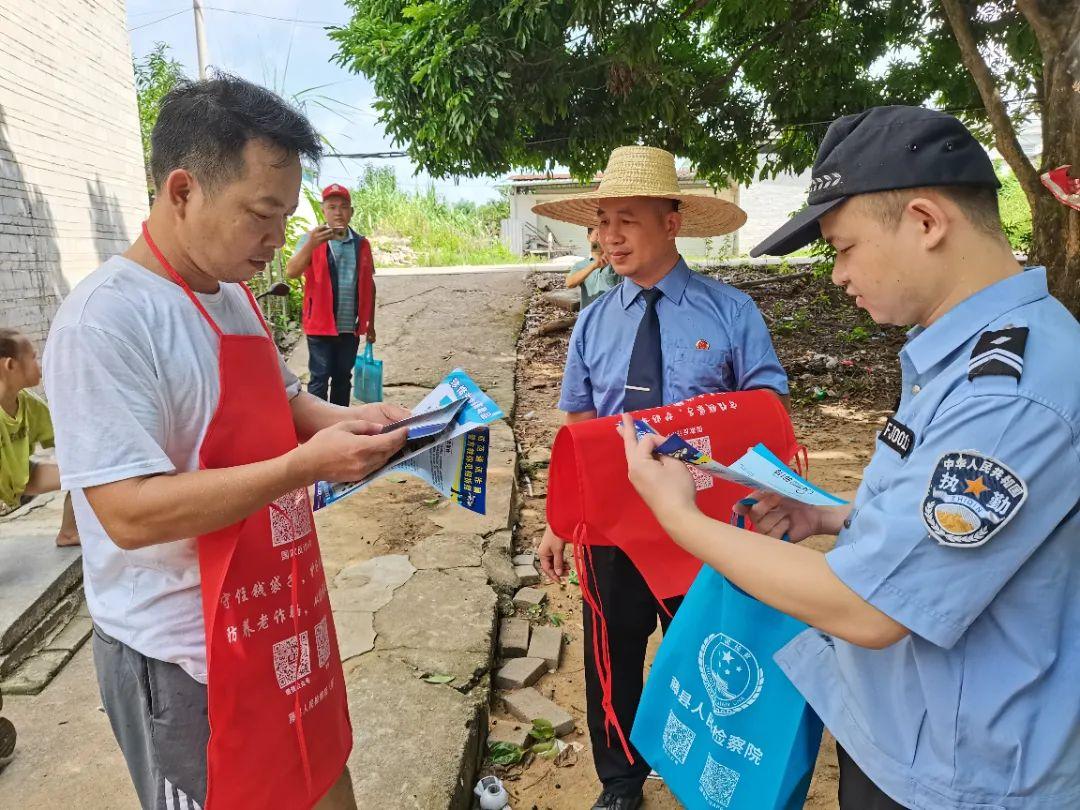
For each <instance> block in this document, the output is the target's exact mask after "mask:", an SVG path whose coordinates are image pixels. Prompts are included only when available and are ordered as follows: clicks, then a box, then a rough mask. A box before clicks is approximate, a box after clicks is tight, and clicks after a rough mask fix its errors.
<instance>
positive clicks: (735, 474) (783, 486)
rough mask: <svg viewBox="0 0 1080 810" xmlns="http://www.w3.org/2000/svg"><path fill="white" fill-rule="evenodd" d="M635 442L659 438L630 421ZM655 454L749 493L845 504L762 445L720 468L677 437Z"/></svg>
mask: <svg viewBox="0 0 1080 810" xmlns="http://www.w3.org/2000/svg"><path fill="white" fill-rule="evenodd" d="M634 428H635V429H636V430H637V435H638V438H641V437H643V436H647V435H649V434H653V435H657V436H659V435H661V434H660V433H659V431H657V430H655V429H654V428H653V427H652V425H650V424H648V423H647V422H643V421H640V420H637V419H635V420H634ZM656 452H657V453H659V454H660V455H663V456H670V457H671V458H674V459H678V460H679V461H682V462H685V463H686V464H693V465H694V467H695V468H697V469H699V470H701V471H702V472H706V473H709V474H710V475H714V476H716V477H717V478H722V479H724V480H725V481H731V482H733V483H736V484H739V485H740V486H744V487H747V488H749V489H763V490H767V491H769V492H775V493H777V494H778V495H783V496H784V497H785V498H791V499H792V500H796V501H801V502H803V503H806V504H810V505H812V506H842V505H844V504H846V503H847V501H844V500H841V499H840V498H837V497H836V496H835V495H830V494H829V493H828V492H825V491H824V490H822V489H819V488H817V487H815V486H814V485H813V484H811V483H810V482H809V481H807V480H806V479H805V478H803V477H802V476H801V475H799V474H798V473H797V472H795V471H794V470H792V469H791V468H790V467H788V466H787V465H786V464H784V463H783V462H782V461H780V459H778V458H777V457H776V456H775V455H774V454H773V453H772V451H770V450H769V448H767V447H766V446H765V445H763V444H757V445H755V446H754V447H751V448H750V449H749V450H747V451H746V454H745V455H743V457H742V458H740V459H739V460H738V461H735V462H733V463H732V464H731V465H730V466H727V465H724V464H721V463H720V462H719V461H716V460H715V459H714V458H712V457H711V456H709V455H708V454H706V453H703V452H702V451H701V450H698V449H697V448H696V447H693V446H692V445H690V444H688V443H687V442H686V441H684V440H683V439H682V438H680V437H679V436H677V435H672V436H668V437H667V438H666V439H665V440H664V441H663V443H662V444H660V446H658V447H657V448H656Z"/></svg>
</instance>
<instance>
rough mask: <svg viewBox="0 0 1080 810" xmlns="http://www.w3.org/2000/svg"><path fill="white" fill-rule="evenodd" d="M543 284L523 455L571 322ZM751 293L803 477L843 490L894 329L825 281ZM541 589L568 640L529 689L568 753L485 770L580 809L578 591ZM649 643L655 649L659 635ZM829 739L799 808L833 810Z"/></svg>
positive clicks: (893, 373)
mask: <svg viewBox="0 0 1080 810" xmlns="http://www.w3.org/2000/svg"><path fill="white" fill-rule="evenodd" d="M728 272H729V273H730V276H729V277H728V278H726V279H725V280H729V281H746V280H755V279H764V278H768V276H765V275H763V274H760V273H758V274H757V275H752V274H750V273H737V272H736V273H731V271H728ZM536 279H537V284H538V287H540V288H546V287H549V286H550V287H556V286H561V278H560V277H557V276H547V277H545V276H543V275H538V276H537V277H536ZM541 292H542V289H538V290H537V291H536V292H535V293H534V295H533V297H532V300H531V303H530V306H529V309H528V311H527V314H526V323H525V329H524V331H523V333H522V337H521V340H520V342H519V345H518V357H519V361H518V370H517V417H516V420H515V431H516V435H517V440H518V443H519V445H520V446H521V447H522V449H523V451H524V452H523V453H522V458H523V459H527V457H528V455H529V451H530V450H531V449H534V448H548V447H550V446H551V442H552V440H553V439H554V436H555V433H556V431H557V430H558V427H559V425H560V417H561V415H560V414H559V412H558V411H557V410H556V403H557V400H558V395H559V386H560V383H561V379H562V368H563V362H564V360H565V356H566V346H567V341H568V338H569V328H570V326H571V325H572V322H573V321H572V318H568V317H567V315H568V314H567V313H566V312H565V311H563V310H560V309H558V308H556V307H554V306H552V305H551V304H548V303H547V302H545V301H544V300H543V299H542V297H541ZM748 292H750V294H751V295H753V296H754V298H755V300H756V301H757V302H758V305H759V307H760V308H761V310H762V312H763V313H764V314H765V317H766V320H767V321H768V323H769V326H770V329H771V330H772V331H773V334H774V336H775V340H776V345H777V351H778V353H779V355H780V359H781V361H782V362H783V363H784V366H785V368H787V369H788V373H789V375H790V377H791V380H792V393H793V395H794V396H793V398H794V400H795V412H794V414H793V421H794V423H795V430H796V434H797V435H798V437H799V440H800V441H801V442H802V443H803V444H805V445H806V446H807V448H808V449H809V457H810V462H811V463H810V478H811V479H812V480H813V481H814V482H815V483H817V484H818V485H820V486H823V487H824V488H826V489H828V490H830V491H832V492H835V493H837V494H840V495H842V496H846V497H850V496H852V495H853V494H854V491H855V489H856V488H857V486H858V483H859V480H860V479H861V476H862V469H863V467H864V466H865V465H866V463H867V462H868V461H869V459H870V454H871V452H872V449H873V440H874V431H875V430H877V428H878V425H879V424H880V422H882V421H883V420H884V417H885V414H886V412H887V409H889V408H890V406H891V404H892V402H893V401H894V400H895V397H896V393H897V392H898V391H899V367H898V363H897V360H896V349H897V347H898V346H899V344H900V342H901V341H902V335H901V334H900V333H898V332H897V331H892V330H890V331H887V332H886V331H882V330H880V329H879V328H878V327H876V326H874V325H873V324H872V323H870V322H868V321H867V319H866V318H865V316H864V315H863V313H861V312H859V311H857V310H855V309H854V307H852V306H851V305H850V304H848V303H847V302H846V301H844V300H843V295H842V294H841V293H839V291H837V290H835V289H834V288H833V287H832V285H831V284H829V283H828V281H827V279H814V278H811V277H803V278H800V279H795V280H786V281H781V282H780V283H778V284H773V285H762V286H757V287H754V288H752V289H750V290H748ZM859 330H861V331H859ZM815 391H816V392H817V395H816V397H815ZM822 397H823V399H822ZM523 473H524V474H525V475H527V476H529V477H530V479H531V480H530V483H531V485H532V489H533V497H528V486H527V485H524V483H523V486H522V487H520V490H521V492H522V496H523V502H522V509H521V511H520V518H519V527H518V531H517V534H516V537H515V543H516V546H517V548H518V549H519V550H522V551H526V550H529V549H532V548H533V547H535V545H536V544H537V543H538V542H539V540H540V537H541V535H542V533H543V528H544V507H545V501H544V497H543V494H544V492H545V487H546V480H547V479H546V470H544V469H542V468H539V467H535V466H530V467H525V468H524V469H523ZM807 543H808V544H810V545H811V546H814V547H816V548H818V549H821V550H826V549H828V548H829V547H830V545H831V543H832V540H831V538H829V539H826V538H812V539H811V540H808V541H807ZM541 587H543V588H544V589H545V590H546V591H547V593H548V606H547V610H546V614H545V615H544V616H543V617H540V619H539V621H541V622H544V621H547V622H550V623H552V624H560V625H561V626H562V628H563V631H564V633H565V635H566V636H567V639H568V641H567V644H566V646H565V647H564V651H563V660H562V665H561V667H560V668H559V670H558V671H557V672H555V673H552V674H549V675H546V676H545V677H544V678H543V679H542V680H541V681H540V682H539V683H538V684H537V687H536V688H537V689H539V690H540V691H541V692H542V693H543V694H544V695H546V696H547V697H550V698H551V699H553V700H554V701H555V702H556V703H558V704H559V705H560V706H562V707H563V708H564V709H566V710H567V711H568V712H570V713H571V714H572V715H573V716H574V717H575V719H576V721H577V730H576V731H575V732H574V733H573V734H571V735H569V736H568V737H566V738H564V739H565V741H566V742H568V743H571V744H576V745H574V746H573V747H574V749H576V750H571V751H568V752H566V753H565V754H564V755H563V756H562V757H560V759H559V760H558V761H557V762H551V761H548V760H542V759H538V758H531V759H527V760H526V761H525V762H523V763H522V764H520V765H515V766H511V767H508V768H501V767H496V768H489V769H488V771H487V772H492V771H493V772H497V773H500V774H501V775H502V777H503V778H504V780H505V782H506V786H507V789H508V790H509V791H510V793H511V799H512V801H511V804H512V806H513V807H514V808H515V810H581V808H587V807H590V806H591V804H592V801H593V800H594V799H595V797H596V795H597V794H598V793H599V790H600V785H599V782H598V781H597V779H596V775H595V773H594V771H593V767H592V758H591V754H590V748H589V739H588V734H587V731H586V725H585V697H584V686H583V677H584V676H583V672H584V664H583V660H584V658H583V650H582V640H581V639H582V618H581V598H580V594H579V592H578V589H577V586H576V585H571V584H564V585H561V586H559V585H553V584H550V583H545V584H543V585H542V586H541ZM534 621H535V619H534ZM652 641H653V643H652V649H653V650H655V648H656V646H657V645H658V644H659V641H660V634H659V632H657V633H656V634H654V636H653V640H652ZM833 746H834V744H833V741H832V739H831V737H829V735H828V734H826V735H825V740H824V741H823V743H822V748H821V754H820V756H819V759H818V764H817V768H816V771H815V775H814V781H813V784H812V785H811V788H810V793H809V795H808V797H807V801H806V805H805V807H806V808H807V809H808V810H835V808H836V806H837V804H836V788H837V768H836V757H835V751H834V747H833ZM645 796H646V803H645V806H646V807H647V808H650V809H651V810H674V809H675V808H678V807H680V806H681V805H680V804H679V802H678V801H676V800H675V798H674V797H673V796H672V795H671V793H670V792H669V791H668V790H667V789H666V788H665V787H664V785H663V783H662V782H659V781H653V780H650V781H649V783H648V784H647V785H646V789H645Z"/></svg>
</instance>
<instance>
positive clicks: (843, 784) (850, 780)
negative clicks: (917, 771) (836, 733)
mask: <svg viewBox="0 0 1080 810" xmlns="http://www.w3.org/2000/svg"><path fill="white" fill-rule="evenodd" d="M836 759H837V762H839V764H840V797H839V798H840V810H907V808H906V807H904V805H902V804H898V803H896V802H894V801H893V800H892V799H890V798H889V797H888V796H887V795H886V794H885V792H884V791H883V790H882V789H881V788H879V787H878V786H877V785H875V784H874V783H873V782H871V781H870V777H868V776H867V775H866V774H865V773H863V772H862V769H861V768H860V767H859V766H858V765H856V764H855V760H853V759H852V758H851V757H850V756H848V752H847V751H845V750H844V749H843V748H841V747H840V744H839V743H837V744H836Z"/></svg>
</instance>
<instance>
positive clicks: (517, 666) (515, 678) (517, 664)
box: [494, 658, 547, 689]
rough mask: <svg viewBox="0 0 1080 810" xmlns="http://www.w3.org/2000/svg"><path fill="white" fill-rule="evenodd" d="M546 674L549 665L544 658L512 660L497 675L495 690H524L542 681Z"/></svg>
mask: <svg viewBox="0 0 1080 810" xmlns="http://www.w3.org/2000/svg"><path fill="white" fill-rule="evenodd" d="M546 672H547V663H546V662H545V661H544V659H542V658H511V659H510V660H509V661H507V662H506V663H505V664H503V665H502V666H501V667H500V668H499V671H498V672H496V673H495V679H494V681H495V688H496V689H524V688H525V687H526V686H532V685H533V684H534V683H536V682H537V681H538V680H540V678H542V677H543V675H544V673H546Z"/></svg>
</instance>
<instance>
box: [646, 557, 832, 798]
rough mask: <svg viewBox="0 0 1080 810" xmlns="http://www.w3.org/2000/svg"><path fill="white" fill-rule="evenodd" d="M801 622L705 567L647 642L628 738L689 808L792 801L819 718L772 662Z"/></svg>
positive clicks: (802, 792) (817, 738) (800, 789)
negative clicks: (647, 660)
mask: <svg viewBox="0 0 1080 810" xmlns="http://www.w3.org/2000/svg"><path fill="white" fill-rule="evenodd" d="M805 629H806V625H805V624H803V623H802V622H800V621H798V620H796V619H793V618H791V617H790V616H787V615H785V614H783V613H780V612H779V611H777V610H774V609H773V608H771V607H769V606H768V605H765V604H763V603H762V602H759V601H758V600H756V599H754V598H753V597H751V596H750V595H748V594H747V593H745V592H744V591H742V590H740V589H739V588H736V587H735V586H734V585H732V584H731V583H729V582H728V581H727V580H726V579H725V578H724V577H723V576H721V575H720V574H718V573H716V571H714V570H713V569H712V568H710V567H709V566H707V565H706V566H703V567H702V569H701V573H700V574H698V576H697V579H695V580H694V584H693V585H692V586H691V588H690V591H689V593H687V595H686V598H685V599H684V600H683V603H682V606H681V607H680V608H679V610H678V612H677V613H676V614H675V619H674V620H673V621H672V623H671V626H670V628H668V632H667V633H666V634H665V635H664V641H663V643H662V644H661V645H660V649H659V650H658V651H657V654H656V659H655V661H654V662H653V665H652V669H651V670H650V672H649V679H648V682H647V683H646V684H645V691H644V694H643V695H642V698H641V703H640V705H639V706H638V711H637V718H636V720H635V721H634V729H633V731H632V732H631V734H630V740H631V741H632V742H633V743H634V745H635V746H636V747H637V749H638V751H640V752H641V754H642V756H643V757H645V760H646V761H647V762H648V763H649V764H650V765H651V766H652V767H653V768H654V769H656V771H657V773H659V774H660V775H661V776H662V777H663V778H664V781H665V782H666V783H667V784H668V786H669V787H670V788H671V791H672V793H674V794H675V796H676V797H677V798H678V799H679V801H681V802H682V803H683V805H685V806H686V807H687V808H688V809H689V810H698V808H702V810H704V809H705V808H731V809H732V810H799V808H801V807H802V806H803V803H804V802H805V800H806V792H807V790H808V788H809V787H810V778H811V776H813V771H814V763H815V761H816V760H817V754H818V748H819V746H820V745H821V721H820V720H819V719H818V716H817V715H816V714H815V713H814V711H813V710H812V709H811V708H810V707H809V706H808V705H807V704H806V701H805V700H803V698H802V695H800V694H799V692H798V691H797V690H796V689H795V687H794V686H792V684H791V682H790V681H789V680H788V679H787V676H786V675H784V673H783V672H782V671H781V670H780V668H779V667H778V666H777V665H776V663H775V662H774V661H773V658H772V657H773V653H775V652H776V651H777V650H779V649H780V648H781V647H783V646H784V645H785V644H787V642H788V641H790V640H791V639H792V638H794V637H795V636H796V635H798V634H799V633H800V632H802V631H803V630H805Z"/></svg>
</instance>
